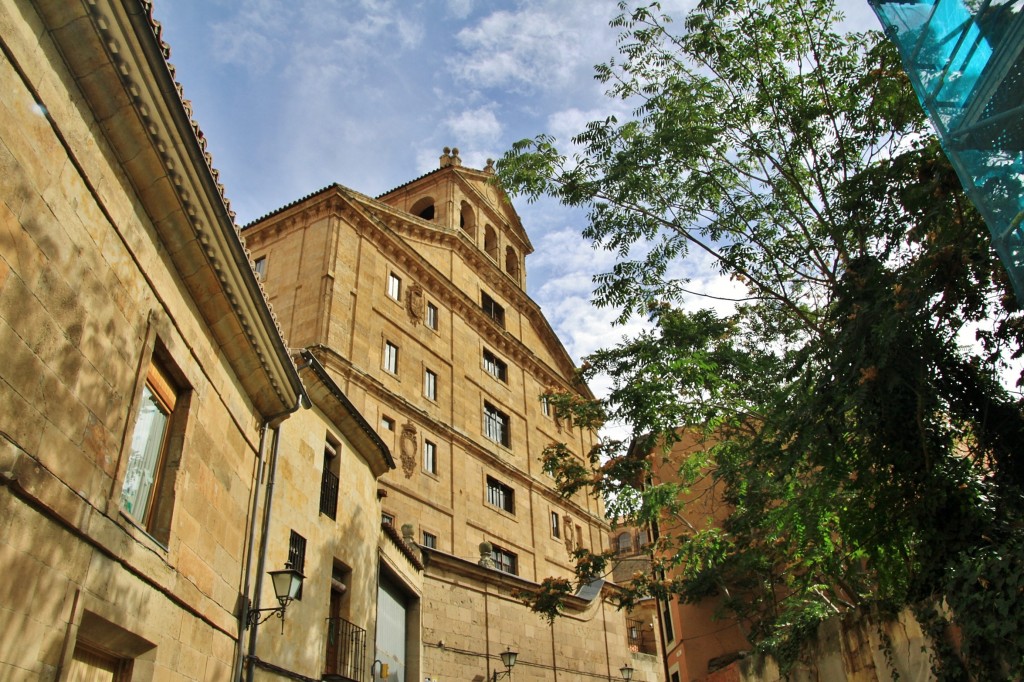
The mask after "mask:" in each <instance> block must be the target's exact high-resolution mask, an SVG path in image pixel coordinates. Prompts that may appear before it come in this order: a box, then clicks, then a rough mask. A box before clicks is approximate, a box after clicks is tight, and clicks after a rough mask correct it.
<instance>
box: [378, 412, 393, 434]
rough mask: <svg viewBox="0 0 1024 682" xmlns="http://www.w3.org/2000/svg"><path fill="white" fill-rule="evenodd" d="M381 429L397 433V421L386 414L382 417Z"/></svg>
mask: <svg viewBox="0 0 1024 682" xmlns="http://www.w3.org/2000/svg"><path fill="white" fill-rule="evenodd" d="M380 427H381V428H382V429H384V430H385V431H390V432H391V433H394V432H395V420H394V418H393V417H389V416H388V415H386V414H382V415H381V416H380Z"/></svg>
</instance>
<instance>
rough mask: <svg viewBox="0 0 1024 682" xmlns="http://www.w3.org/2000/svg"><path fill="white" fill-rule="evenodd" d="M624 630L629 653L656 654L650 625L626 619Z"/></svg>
mask: <svg viewBox="0 0 1024 682" xmlns="http://www.w3.org/2000/svg"><path fill="white" fill-rule="evenodd" d="M645 625H646V627H645ZM626 628H627V634H628V637H629V650H630V651H632V652H634V653H638V654H653V653H657V651H656V649H655V646H654V629H653V628H652V627H650V625H648V624H646V623H644V622H643V621H640V620H635V619H633V618H627V619H626Z"/></svg>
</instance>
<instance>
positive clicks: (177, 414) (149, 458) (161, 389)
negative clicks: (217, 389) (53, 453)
mask: <svg viewBox="0 0 1024 682" xmlns="http://www.w3.org/2000/svg"><path fill="white" fill-rule="evenodd" d="M179 383H180V382H178V381H176V380H175V379H174V377H173V376H172V375H171V372H170V370H169V365H168V363H166V362H163V361H162V360H161V359H160V358H157V357H155V353H154V357H152V358H150V363H149V366H148V367H147V369H146V374H145V377H144V379H143V381H142V387H141V389H140V392H139V398H138V402H137V403H136V405H135V424H134V426H133V427H132V434H131V436H130V438H129V440H128V443H127V444H126V445H127V458H126V463H125V470H124V475H123V478H122V479H121V492H120V495H119V498H118V506H119V508H120V510H121V511H122V513H124V514H125V515H126V516H127V517H128V518H129V519H131V521H132V522H134V523H136V524H138V525H139V526H140V527H141V528H142V529H143V530H145V532H146V533H147V534H149V535H150V536H151V537H153V539H154V540H156V541H158V542H160V543H161V544H162V545H165V546H166V544H167V542H168V541H169V540H170V537H169V536H170V519H169V518H168V519H167V523H166V524H164V525H166V528H157V527H156V522H157V520H158V518H159V517H160V516H161V515H160V512H161V511H162V510H161V507H162V505H164V504H167V503H170V504H171V505H173V503H174V500H173V497H171V499H170V500H165V499H163V498H164V497H165V496H166V494H167V490H166V489H165V488H164V486H165V484H166V482H167V480H166V479H167V476H168V473H169V472H168V471H167V469H168V468H169V464H170V460H171V452H170V450H171V447H172V445H171V441H172V440H179V442H178V443H177V444H176V445H177V446H179V447H180V445H181V443H180V440H182V436H183V427H184V424H183V419H184V416H185V413H186V412H187V403H186V394H187V388H186V387H182V386H180V385H179ZM147 411H152V412H155V413H157V414H159V415H160V416H161V417H162V420H163V422H162V425H161V426H159V427H158V428H159V434H158V435H156V434H155V432H154V430H153V427H154V424H153V423H152V420H148V419H147V420H146V421H144V418H145V417H146V415H145V412H147ZM140 429H145V431H140ZM140 441H141V443H140ZM139 445H141V449H140V448H139ZM179 454H180V453H179ZM147 478H148V479H149V480H148V483H146V479H147ZM134 479H138V480H134ZM143 485H146V486H147V487H146V492H145V496H144V497H143V498H142V499H141V504H140V499H139V498H140V489H141V488H142V486H143ZM133 487H134V490H133ZM172 488H173V486H172ZM139 506H141V507H142V511H141V514H140V513H136V512H137V507H139ZM172 511H173V508H172ZM160 531H163V532H160Z"/></svg>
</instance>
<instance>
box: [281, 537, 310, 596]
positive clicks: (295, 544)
mask: <svg viewBox="0 0 1024 682" xmlns="http://www.w3.org/2000/svg"><path fill="white" fill-rule="evenodd" d="M306 544H307V543H306V538H305V537H303V536H301V535H299V534H298V533H296V532H295V531H294V530H290V532H289V535H288V560H287V561H286V562H285V566H286V567H288V568H293V569H295V570H296V571H298V572H299V573H301V574H302V575H305V574H306V571H305V568H306ZM295 599H296V600H297V601H302V586H299V591H298V593H296V595H295Z"/></svg>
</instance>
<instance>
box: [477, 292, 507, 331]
mask: <svg viewBox="0 0 1024 682" xmlns="http://www.w3.org/2000/svg"><path fill="white" fill-rule="evenodd" d="M480 307H481V308H482V309H483V311H484V314H485V315H487V317H489V318H491V319H492V320H494V321H495V322H497V323H498V324H499V325H501V327H502V328H504V327H505V309H504V308H502V307H501V305H499V304H498V303H497V302H495V300H494V299H493V298H491V297H490V296H489V295H488V294H486V293H484V292H482V291H481V292H480Z"/></svg>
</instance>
